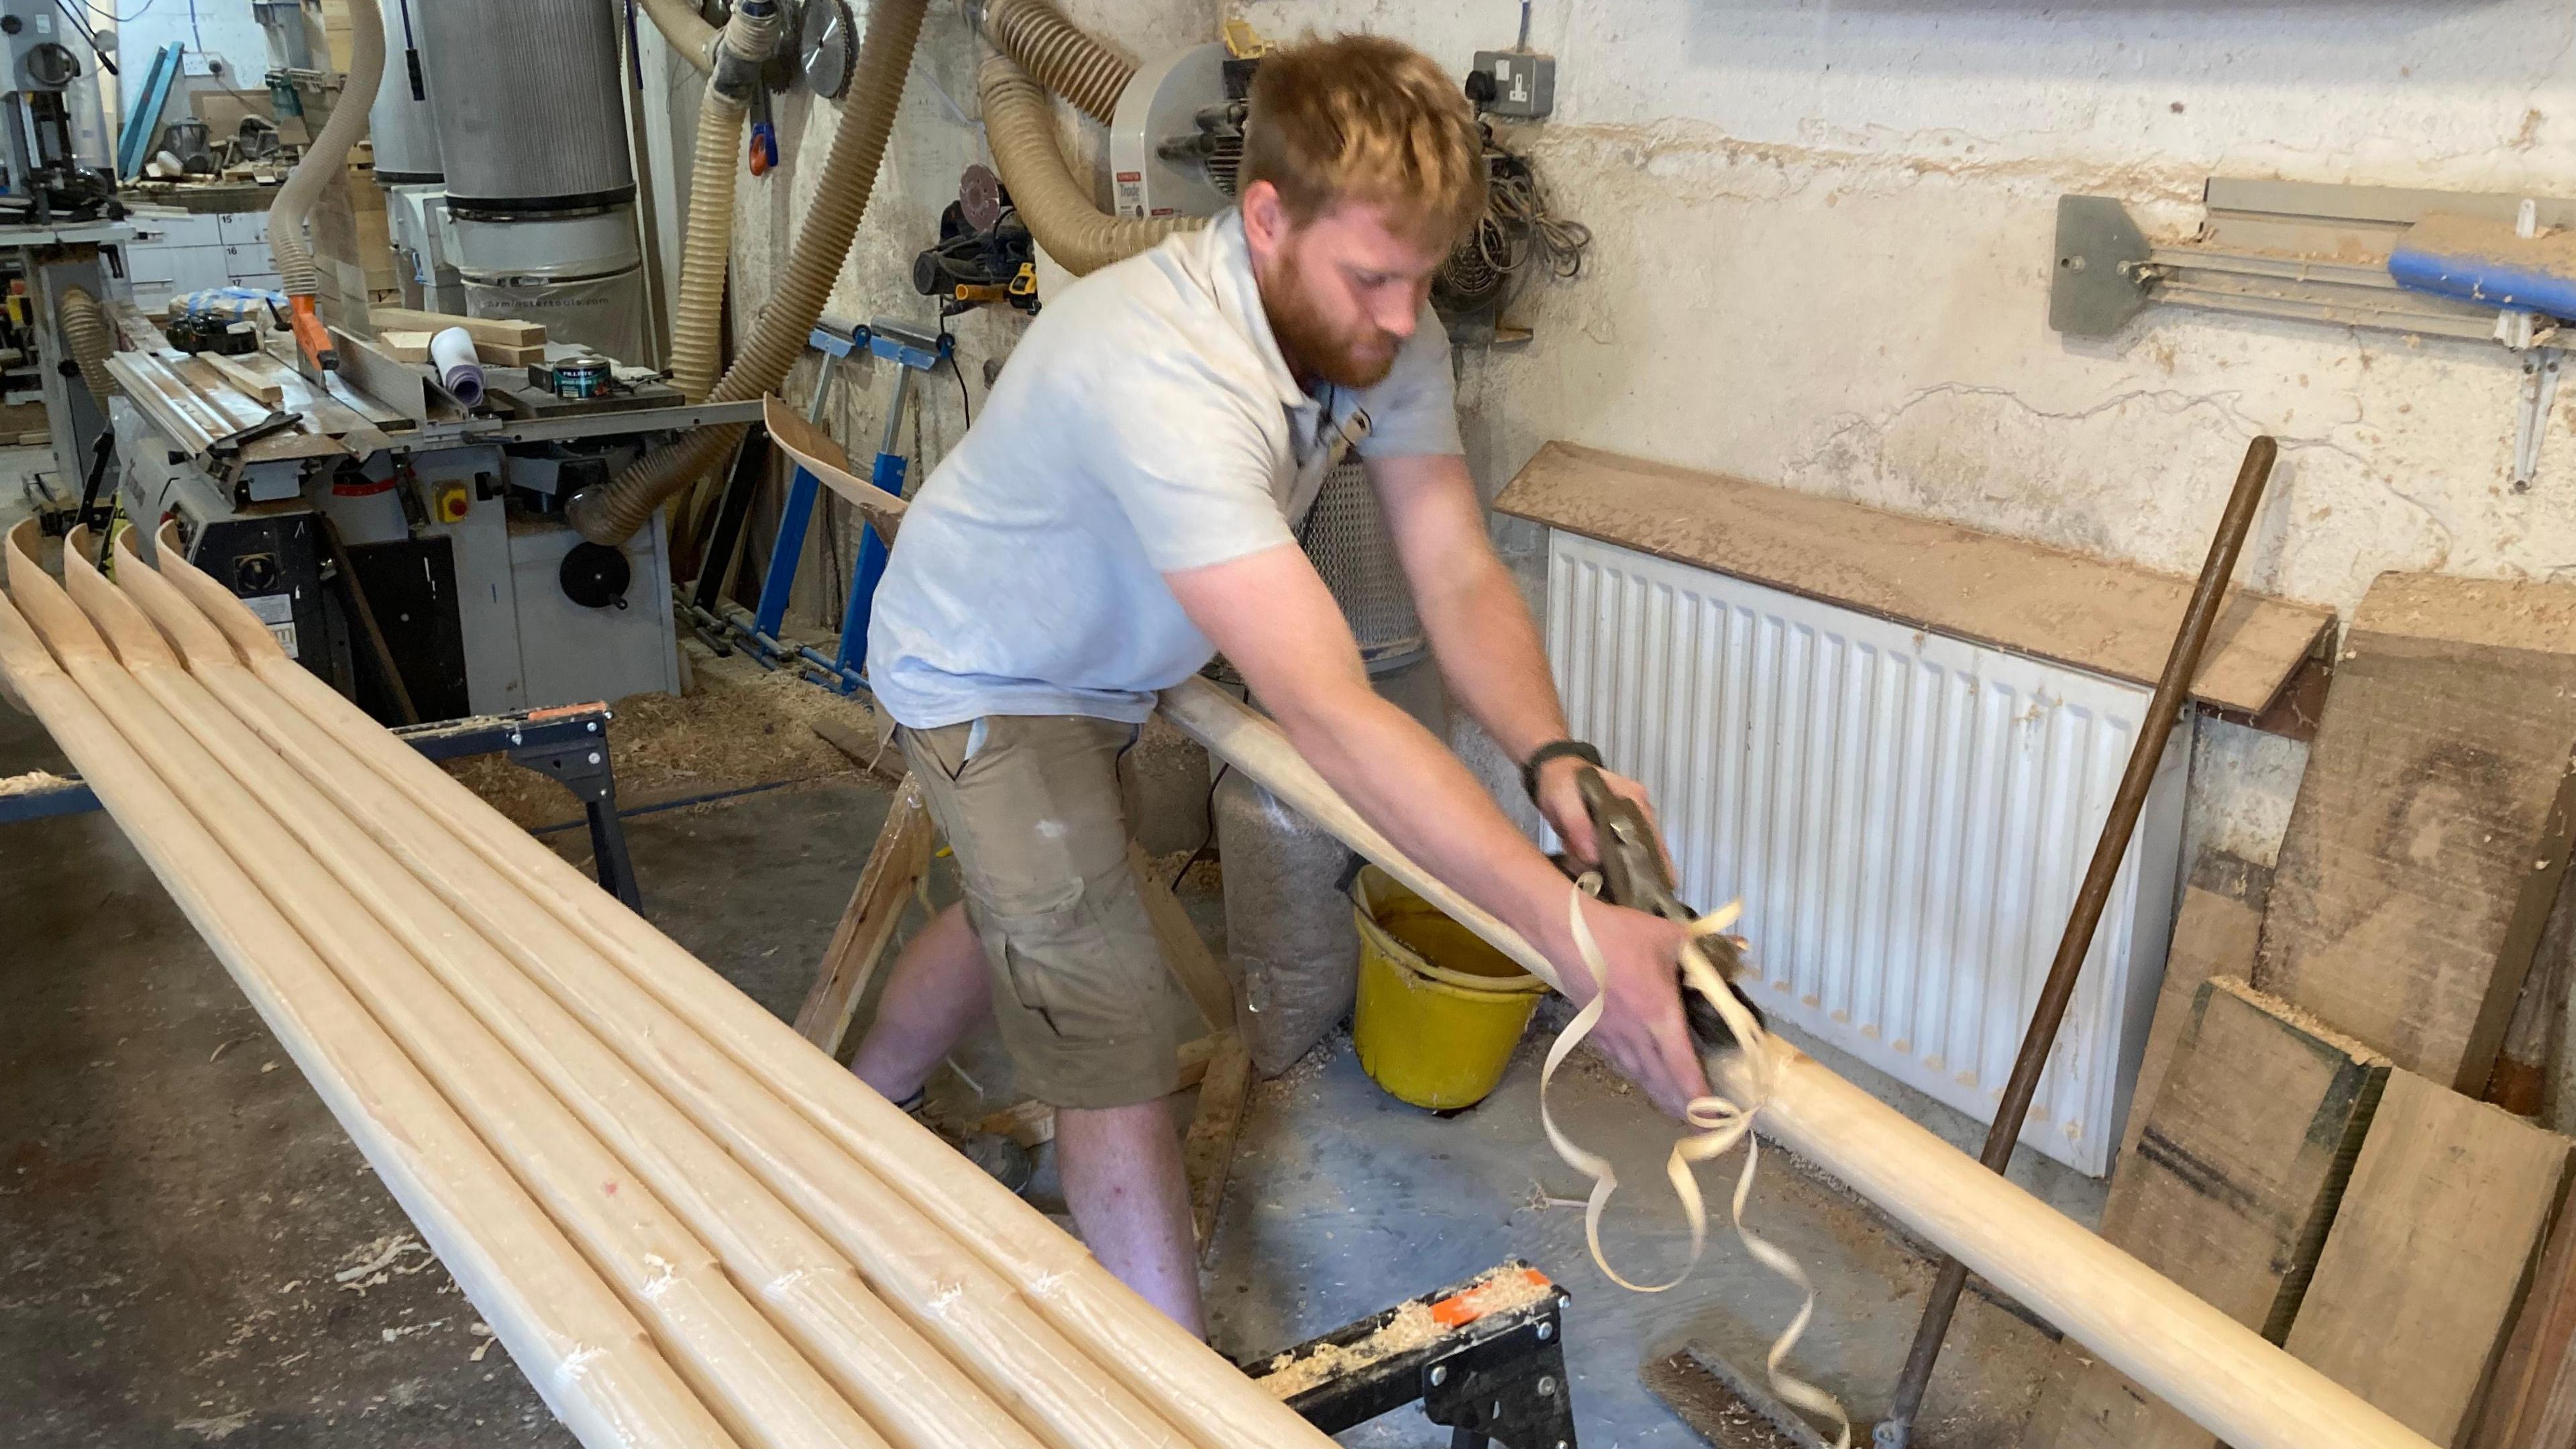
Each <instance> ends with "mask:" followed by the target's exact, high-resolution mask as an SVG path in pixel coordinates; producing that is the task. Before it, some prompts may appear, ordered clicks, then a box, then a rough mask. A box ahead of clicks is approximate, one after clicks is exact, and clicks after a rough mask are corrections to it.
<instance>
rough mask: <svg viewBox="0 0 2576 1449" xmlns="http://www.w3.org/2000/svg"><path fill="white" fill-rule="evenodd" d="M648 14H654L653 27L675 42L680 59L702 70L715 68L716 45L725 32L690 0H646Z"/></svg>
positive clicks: (663, 36) (674, 46) (672, 46)
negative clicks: (707, 19)
mask: <svg viewBox="0 0 2576 1449" xmlns="http://www.w3.org/2000/svg"><path fill="white" fill-rule="evenodd" d="M643 6H644V13H645V14H647V15H649V16H651V17H653V28H654V29H656V30H659V31H661V32H662V38H663V39H664V40H667V41H669V42H671V49H673V50H675V51H677V52H679V55H680V58H681V59H682V60H685V61H687V62H688V63H689V64H691V65H693V66H695V67H697V68H698V69H699V70H701V71H708V70H713V69H715V64H716V44H717V41H718V39H719V38H720V37H721V35H722V34H723V32H721V31H719V30H717V29H716V27H714V26H712V25H709V24H708V23H707V22H706V17H704V16H702V15H700V14H698V7H697V6H696V5H694V4H691V3H690V0H643Z"/></svg>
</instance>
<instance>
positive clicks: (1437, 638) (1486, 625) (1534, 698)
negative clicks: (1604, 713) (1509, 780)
mask: <svg viewBox="0 0 2576 1449" xmlns="http://www.w3.org/2000/svg"><path fill="white" fill-rule="evenodd" d="M1421 608H1422V625H1423V629H1424V631H1425V632H1426V633H1428V634H1429V635H1430V637H1431V651H1432V656H1433V657H1434V658H1435V659H1437V660H1438V661H1439V663H1440V678H1441V680H1442V681H1443V682H1444V683H1446V684H1447V685H1448V686H1449V695H1450V698H1452V699H1454V700H1456V701H1457V702H1458V703H1459V704H1460V705H1462V706H1463V707H1465V709H1466V711H1467V713H1468V714H1469V715H1471V716H1473V717H1474V718H1475V721H1476V723H1478V724H1480V725H1483V726H1484V727H1485V732H1486V733H1487V734H1489V735H1492V736H1493V737H1494V742H1495V743H1496V744H1499V745H1501V746H1502V747H1503V752H1504V753H1505V754H1506V755H1508V756H1510V757H1511V759H1512V761H1513V762H1514V763H1516V764H1517V763H1519V762H1520V761H1523V760H1526V759H1528V758H1529V756H1530V752H1531V751H1533V750H1535V749H1537V748H1538V747H1539V746H1541V745H1543V744H1546V743H1547V742H1548V741H1550V740H1558V739H1563V738H1565V735H1566V726H1565V706H1564V704H1563V703H1562V702H1561V701H1560V700H1559V699H1558V697H1557V693H1556V679H1555V677H1554V676H1553V675H1551V674H1550V673H1549V672H1548V667H1547V652H1546V650H1545V649H1544V648H1542V647H1541V645H1540V643H1539V636H1538V626H1537V624H1536V623H1535V622H1533V621H1532V620H1531V618H1530V611H1529V606H1528V605H1527V604H1526V603H1524V602H1523V601H1522V599H1521V591H1520V588H1519V586H1518V585H1517V584H1515V583H1514V582H1513V580H1512V576H1511V571H1510V570H1509V569H1506V568H1505V567H1503V562H1502V560H1501V559H1498V558H1496V557H1494V556H1493V554H1492V553H1490V552H1488V553H1486V554H1485V555H1484V557H1483V559H1482V560H1481V562H1480V563H1479V564H1478V565H1477V566H1475V567H1472V568H1470V569H1468V570H1467V571H1466V576H1465V577H1463V578H1461V579H1458V580H1456V581H1455V582H1453V583H1452V584H1451V586H1450V587H1449V588H1447V589H1444V590H1441V591H1440V592H1438V593H1437V594H1433V595H1430V596H1427V597H1425V598H1424V599H1423V600H1422V603H1421Z"/></svg>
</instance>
